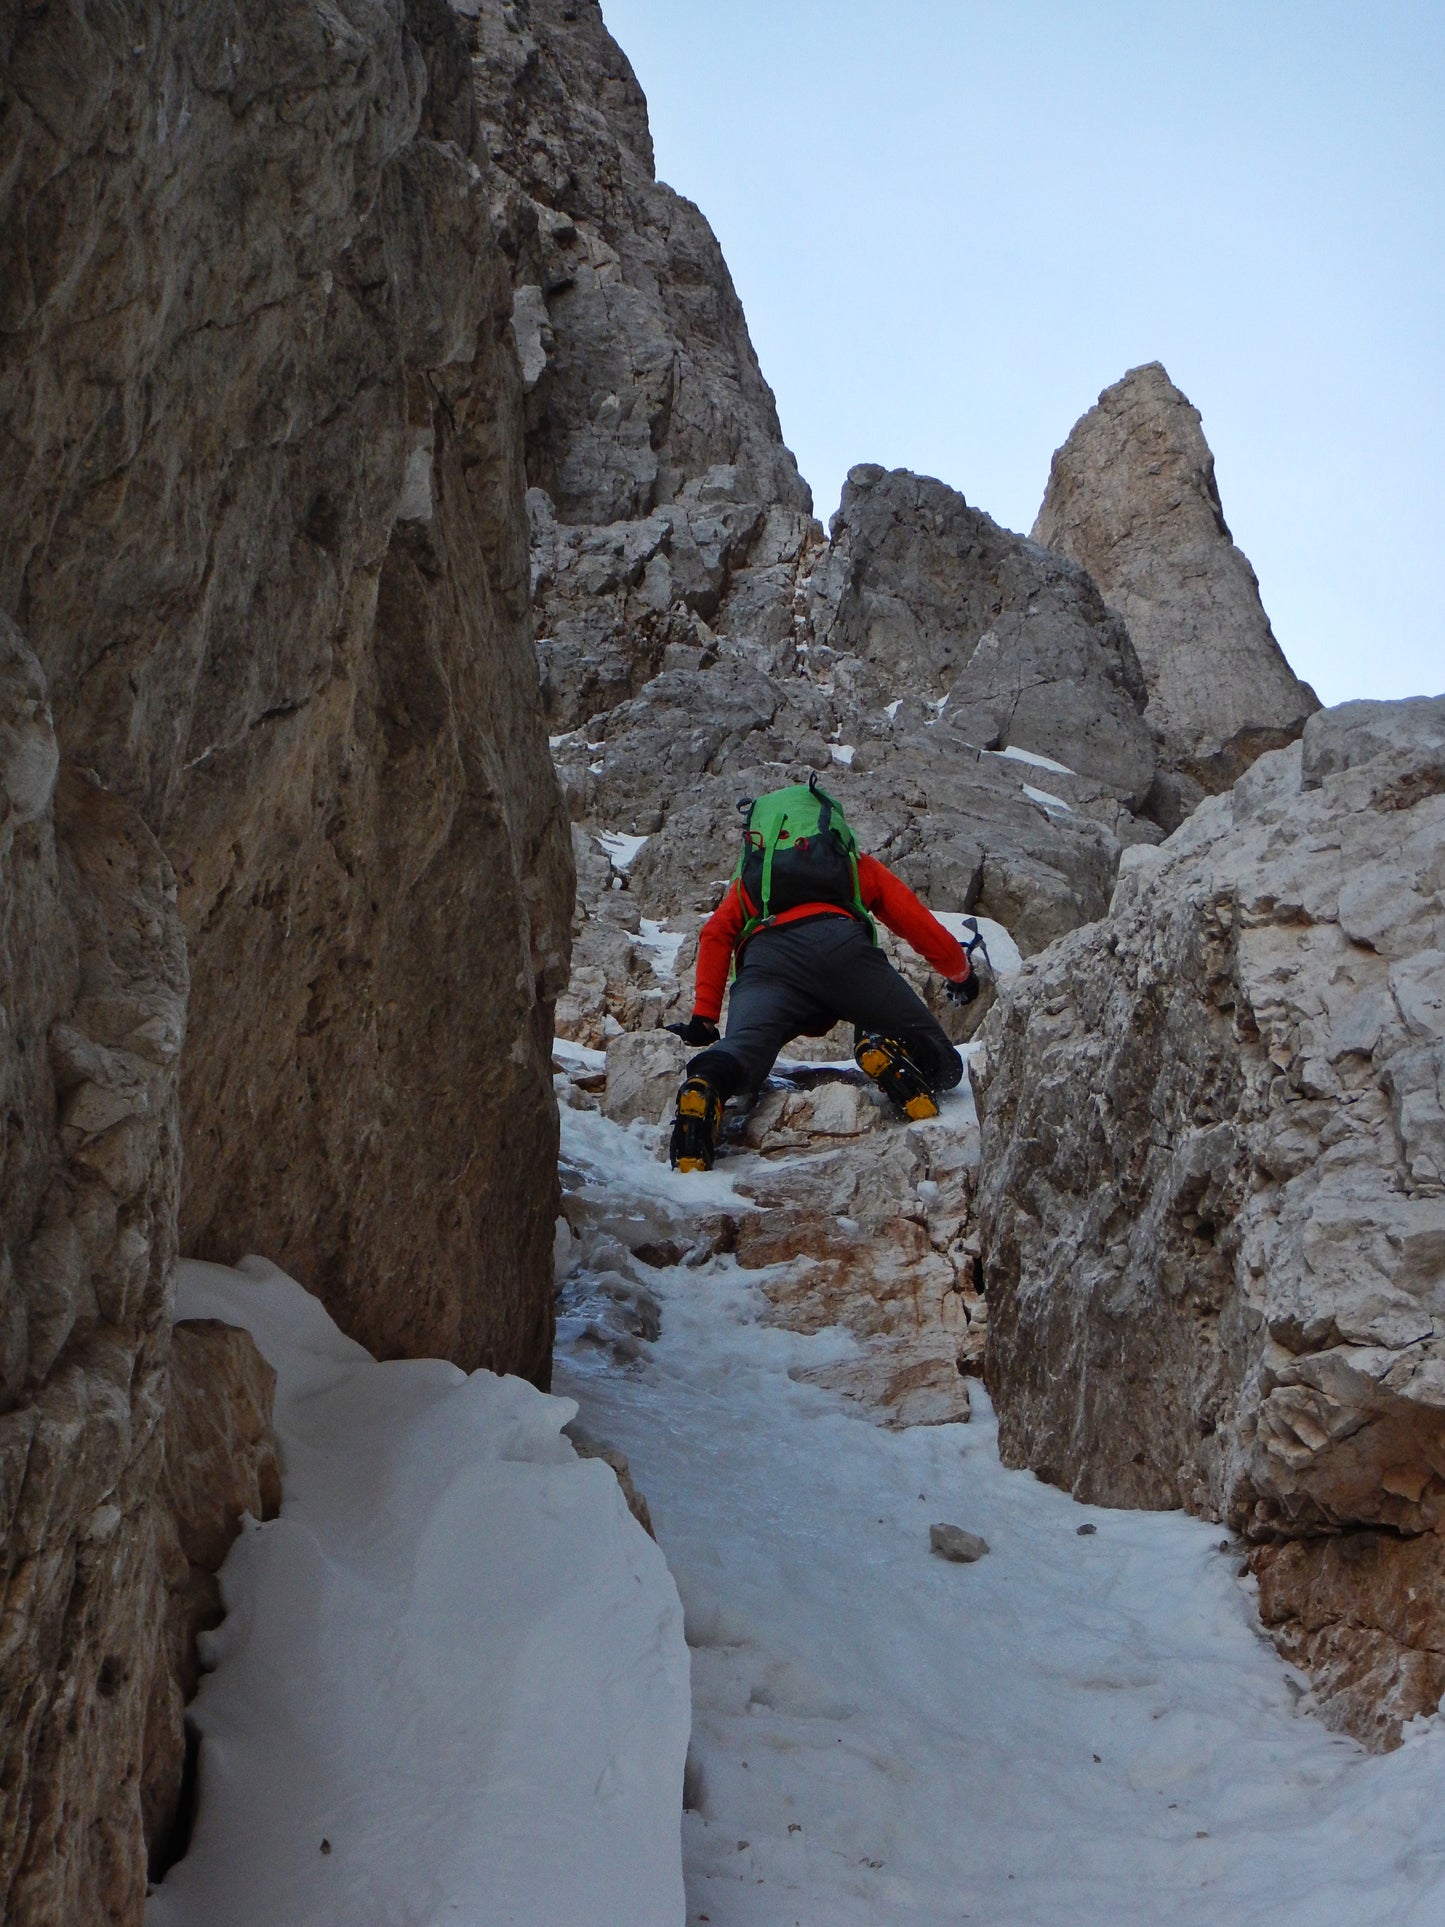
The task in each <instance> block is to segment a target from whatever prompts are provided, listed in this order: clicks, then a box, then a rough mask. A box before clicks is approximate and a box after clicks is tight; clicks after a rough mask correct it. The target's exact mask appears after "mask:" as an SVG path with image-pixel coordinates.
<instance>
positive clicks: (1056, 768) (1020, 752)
mask: <svg viewBox="0 0 1445 1927" xmlns="http://www.w3.org/2000/svg"><path fill="white" fill-rule="evenodd" d="M981 754H982V755H984V756H1002V757H1004V758H1005V759H1006V760H1007V761H1008V762H1010V763H1032V765H1033V766H1034V768H1035V769H1049V770H1052V771H1053V772H1054V774H1055V776H1073V775H1074V774H1075V772H1074V771H1073V770H1071V769H1070V768H1069V766H1068V764H1067V763H1056V762H1055V761H1054V759H1053V757H1052V756H1040V755H1038V754H1037V753H1036V752H1035V751H1034V750H1031V749H1019V748H1017V747H1016V745H1014V744H1013V743H1010V744H1009V745H1008V747H1007V748H1006V749H986V750H983V751H982V752H981Z"/></svg>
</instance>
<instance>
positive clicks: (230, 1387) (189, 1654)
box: [142, 1318, 281, 1871]
mask: <svg viewBox="0 0 1445 1927" xmlns="http://www.w3.org/2000/svg"><path fill="white" fill-rule="evenodd" d="M275 1396H276V1374H275V1372H274V1371H272V1369H271V1367H270V1366H269V1365H268V1364H267V1363H266V1361H265V1359H264V1358H263V1357H262V1356H261V1354H260V1352H259V1351H258V1350H257V1348H256V1343H255V1340H254V1339H253V1338H252V1337H251V1334H250V1333H249V1332H247V1331H242V1330H241V1329H240V1328H239V1327H238V1326H236V1325H224V1324H222V1323H221V1322H220V1321H219V1320H218V1319H214V1318H189V1319H184V1320H182V1321H181V1322H180V1323H179V1324H177V1325H175V1326H173V1327H172V1329H171V1351H170V1396H169V1399H168V1401H167V1404H166V1417H165V1462H164V1471H163V1474H162V1479H161V1490H160V1507H159V1511H160V1518H159V1552H160V1574H161V1579H162V1583H163V1585H164V1587H165V1593H164V1614H163V1617H162V1621H161V1625H160V1628H159V1632H160V1638H159V1651H158V1655H157V1662H158V1663H157V1665H156V1667H155V1671H154V1674H153V1676H152V1684H151V1697H150V1708H149V1713H148V1716H147V1721H146V1749H145V1780H144V1784H143V1786H142V1817H143V1820H144V1824H145V1837H146V1841H147V1844H148V1846H149V1848H150V1857H151V1865H152V1868H153V1870H155V1871H159V1870H160V1866H161V1863H162V1862H164V1861H167V1860H168V1859H169V1858H170V1857H171V1856H172V1853H173V1851H174V1850H175V1849H176V1848H177V1847H178V1846H179V1845H180V1843H179V1842H174V1841H173V1840H172V1829H173V1828H174V1826H175V1823H176V1817H177V1807H178V1804H179V1801H180V1798H181V1794H182V1783H183V1774H184V1769H185V1752H186V1749H185V1739H184V1733H183V1727H182V1716H183V1711H184V1707H185V1704H186V1702H187V1701H188V1700H189V1699H190V1698H191V1697H192V1695H193V1694H194V1693H195V1690H196V1686H197V1684H198V1681H199V1675H200V1665H199V1656H198V1654H197V1650H196V1641H197V1638H198V1636H199V1635H200V1634H201V1633H203V1632H207V1631H209V1630H210V1628H211V1627H213V1626H218V1625H219V1624H220V1623H221V1620H222V1618H223V1617H224V1610H223V1608H222V1605H221V1588H220V1584H219V1581H218V1579H217V1576H216V1575H217V1574H218V1573H219V1571H220V1569H221V1563H222V1561H223V1560H224V1559H225V1557H226V1554H227V1553H228V1552H229V1551H230V1549H231V1544H232V1541H233V1540H234V1539H235V1537H236V1535H237V1533H238V1532H239V1531H240V1529H241V1519H242V1515H243V1514H246V1513H249V1514H250V1516H251V1517H252V1518H253V1519H273V1518H275V1516H276V1514H277V1513H278V1512H279V1511H280V1509H281V1468H280V1464H279V1462H278V1460H277V1455H276V1438H275V1434H274V1432H273V1431H272V1413H273V1409H274V1405H275Z"/></svg>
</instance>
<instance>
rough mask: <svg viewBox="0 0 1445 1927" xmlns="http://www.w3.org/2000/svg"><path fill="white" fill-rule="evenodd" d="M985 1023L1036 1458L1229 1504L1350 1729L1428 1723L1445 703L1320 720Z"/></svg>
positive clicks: (1005, 1403)
mask: <svg viewBox="0 0 1445 1927" xmlns="http://www.w3.org/2000/svg"><path fill="white" fill-rule="evenodd" d="M982 1036H983V1040H984V1050H983V1052H982V1053H981V1054H977V1055H975V1057H974V1060H973V1071H974V1081H975V1090H976V1094H977V1097H978V1102H979V1106H980V1110H981V1113H982V1116H983V1150H982V1164H981V1171H980V1186H979V1230H980V1237H981V1243H982V1250H983V1257H984V1263H985V1269H986V1278H987V1290H988V1298H989V1305H990V1331H989V1341H988V1352H987V1373H988V1378H989V1382H990V1385H991V1387H992V1389H993V1391H994V1395H995V1398H996V1401H997V1405H998V1410H999V1439H1000V1449H1001V1451H1002V1452H1003V1454H1004V1456H1005V1458H1006V1459H1007V1460H1008V1462H1009V1463H1011V1464H1027V1465H1030V1466H1032V1467H1033V1468H1034V1469H1035V1470H1036V1471H1038V1472H1039V1473H1040V1474H1041V1475H1043V1476H1045V1477H1048V1478H1050V1479H1052V1480H1054V1481H1055V1482H1057V1483H1059V1484H1062V1485H1065V1486H1068V1487H1069V1488H1070V1489H1072V1490H1073V1491H1074V1492H1075V1493H1076V1494H1077V1496H1079V1497H1080V1498H1084V1499H1088V1500H1095V1501H1099V1502H1101V1503H1105V1504H1111V1505H1184V1506H1187V1507H1189V1508H1190V1509H1191V1510H1194V1511H1197V1512H1201V1513H1204V1514H1205V1515H1206V1516H1210V1517H1216V1518H1222V1519H1224V1520H1226V1521H1227V1522H1228V1523H1229V1524H1230V1525H1231V1526H1232V1527H1233V1528H1234V1529H1235V1530H1237V1531H1238V1532H1240V1533H1241V1534H1242V1535H1244V1537H1245V1538H1246V1540H1247V1541H1248V1542H1249V1543H1250V1544H1251V1545H1252V1546H1254V1547H1256V1548H1258V1549H1259V1553H1258V1558H1257V1563H1258V1564H1259V1565H1260V1569H1261V1571H1262V1572H1266V1571H1267V1572H1269V1573H1270V1574H1271V1591H1270V1598H1271V1599H1272V1601H1273V1605H1272V1607H1271V1610H1272V1611H1273V1613H1274V1615H1275V1620H1276V1623H1277V1624H1278V1625H1280V1626H1281V1627H1283V1628H1285V1631H1284V1633H1283V1634H1282V1637H1283V1638H1284V1642H1285V1644H1286V1646H1287V1647H1288V1649H1290V1650H1292V1651H1295V1652H1298V1653H1301V1654H1303V1655H1304V1656H1305V1657H1309V1656H1310V1655H1314V1656H1315V1659H1317V1660H1318V1661H1319V1663H1320V1666H1321V1672H1320V1675H1319V1690H1320V1693H1321V1695H1322V1696H1323V1698H1324V1699H1325V1702H1326V1706H1327V1710H1328V1711H1330V1713H1331V1716H1332V1717H1334V1718H1336V1719H1338V1720H1340V1721H1341V1722H1343V1723H1345V1724H1347V1725H1349V1726H1350V1727H1351V1728H1352V1730H1356V1731H1359V1732H1361V1733H1362V1736H1363V1737H1366V1738H1367V1739H1370V1740H1371V1741H1379V1740H1381V1739H1386V1740H1388V1739H1389V1738H1391V1737H1392V1736H1397V1735H1398V1731H1399V1723H1400V1720H1401V1719H1402V1718H1403V1717H1407V1716H1408V1714H1409V1713H1410V1712H1412V1711H1418V1710H1422V1709H1425V1708H1427V1707H1430V1706H1433V1704H1434V1699H1433V1698H1432V1697H1431V1695H1432V1694H1434V1693H1435V1692H1436V1691H1437V1682H1436V1670H1435V1669H1434V1667H1433V1663H1428V1664H1427V1663H1426V1662H1425V1661H1424V1660H1423V1659H1421V1658H1420V1654H1421V1652H1422V1651H1423V1650H1424V1648H1423V1646H1422V1645H1420V1644H1417V1643H1416V1642H1421V1641H1423V1642H1424V1643H1425V1644H1428V1643H1429V1642H1430V1641H1431V1640H1432V1639H1433V1638H1434V1633H1433V1631H1432V1630H1431V1627H1432V1622H1431V1621H1430V1616H1429V1614H1428V1613H1423V1614H1409V1613H1404V1612H1397V1613H1395V1614H1394V1615H1393V1617H1392V1618H1390V1620H1389V1622H1388V1624H1387V1623H1386V1622H1385V1621H1384V1620H1382V1619H1381V1617H1380V1615H1381V1613H1382V1611H1383V1610H1384V1609H1383V1607H1382V1605H1381V1604H1380V1601H1381V1597H1382V1595H1383V1593H1384V1591H1385V1590H1387V1588H1388V1585H1389V1583H1390V1581H1389V1579H1388V1576H1387V1575H1388V1572H1389V1571H1390V1570H1391V1569H1392V1568H1391V1561H1392V1560H1394V1559H1397V1558H1398V1559H1400V1560H1402V1561H1404V1563H1405V1564H1407V1565H1408V1566H1409V1568H1410V1570H1411V1571H1412V1572H1413V1573H1415V1574H1416V1576H1417V1578H1418V1575H1419V1574H1420V1573H1421V1572H1424V1571H1428V1572H1430V1573H1432V1574H1434V1575H1435V1579H1434V1581H1433V1583H1434V1584H1436V1585H1437V1586H1438V1585H1440V1584H1442V1583H1445V1570H1442V1568H1441V1566H1440V1564H1439V1563H1438V1559H1439V1548H1440V1547H1441V1545H1442V1543H1445V1541H1442V1540H1441V1538H1440V1536H1439V1535H1440V1533H1441V1529H1442V1526H1445V1393H1442V1389H1441V1388H1442V1386H1445V1112H1442V1105H1441V1092H1442V1090H1445V698H1436V699H1434V700H1428V701H1427V700H1420V701H1416V702H1411V703H1403V704H1374V703H1356V704H1348V705H1345V706H1344V707H1343V708H1341V709H1339V710H1332V711H1321V712H1319V713H1317V714H1316V715H1315V716H1314V717H1312V718H1311V720H1310V721H1309V722H1308V723H1307V724H1306V726H1305V730H1304V735H1303V740H1302V742H1301V743H1300V744H1297V745H1295V746H1294V747H1292V748H1290V749H1286V750H1280V751H1275V752H1272V753H1269V754H1267V755H1265V756H1264V757H1262V758H1261V759H1260V760H1259V761H1258V762H1257V763H1256V764H1255V765H1254V766H1253V768H1252V769H1250V770H1249V771H1248V772H1247V773H1246V774H1245V775H1244V776H1243V777H1241V778H1240V779H1239V780H1238V781H1237V782H1236V783H1235V785H1234V787H1233V789H1232V791H1230V792H1229V793H1227V794H1225V795H1222V796H1219V797H1217V798H1214V799H1211V800H1209V801H1206V802H1205V803H1203V804H1202V805H1201V806H1200V808H1199V809H1198V810H1197V812H1196V813H1195V815H1194V816H1193V817H1191V818H1190V819H1189V821H1188V822H1187V823H1186V824H1185V825H1184V826H1183V827H1182V828H1181V829H1179V830H1178V831H1176V832H1175V834H1174V835H1173V836H1172V837H1171V838H1170V839H1169V840H1168V842H1167V843H1165V844H1164V845H1162V846H1161V847H1159V848H1157V849H1138V850H1133V851H1130V852H1127V853H1126V855H1125V858H1124V861H1123V866H1122V868H1121V872H1120V877H1119V882H1118V885H1117V887H1116V890H1115V894H1114V899H1113V904H1112V907H1111V910H1110V913H1109V916H1108V917H1107V919H1105V920H1104V921H1103V922H1101V923H1099V924H1097V925H1095V926H1093V927H1091V928H1088V929H1085V930H1082V931H1078V932H1075V933H1074V934H1073V935H1072V936H1069V937H1066V938H1064V939H1063V940H1062V941H1060V942H1058V943H1056V944H1055V945H1054V946H1053V947H1052V948H1051V949H1050V950H1048V951H1047V952H1046V953H1044V955H1042V956H1041V957H1038V958H1035V959H1034V960H1032V962H1030V963H1029V964H1027V965H1025V967H1024V969H1023V971H1022V972H1021V973H1020V975H1019V976H1018V977H1017V978H1015V979H1014V980H1013V982H1012V984H1011V985H1009V986H1006V987H1005V990H1004V993H1003V995H1002V997H1001V999H1000V1001H999V1004H998V1006H997V1008H996V1010H995V1011H994V1012H993V1014H992V1015H991V1016H990V1018H989V1020H988V1022H987V1023H986V1025H985V1027H984V1030H983V1033H982ZM1359 1534H1367V1535H1372V1536H1373V1537H1374V1538H1376V1539H1378V1538H1379V1536H1380V1535H1382V1534H1383V1535H1386V1536H1388V1537H1390V1538H1391V1540H1392V1542H1393V1541H1394V1540H1400V1541H1402V1542H1403V1541H1408V1542H1411V1543H1412V1545H1413V1547H1414V1549H1413V1550H1412V1551H1411V1552H1410V1553H1409V1555H1408V1558H1406V1555H1404V1554H1397V1553H1395V1552H1394V1551H1393V1550H1386V1551H1384V1552H1382V1553H1380V1555H1379V1556H1378V1557H1376V1556H1375V1555H1374V1554H1371V1555H1370V1556H1369V1557H1366V1556H1365V1555H1364V1553H1363V1552H1362V1553H1361V1555H1360V1557H1359V1558H1358V1559H1354V1558H1352V1557H1351V1556H1350V1555H1348V1554H1347V1552H1346V1551H1345V1549H1344V1546H1343V1544H1342V1543H1341V1542H1342V1541H1343V1540H1344V1539H1346V1538H1348V1537H1350V1536H1353V1535H1359ZM1286 1545H1293V1546H1297V1547H1298V1548H1299V1549H1298V1550H1296V1551H1291V1552H1290V1553H1289V1556H1288V1558H1287V1559H1286V1558H1285V1557H1284V1556H1283V1555H1282V1554H1279V1555H1276V1554H1274V1553H1271V1554H1270V1557H1269V1558H1268V1559H1266V1558H1265V1556H1264V1554H1265V1550H1266V1549H1269V1548H1278V1547H1281V1546H1286ZM1310 1571H1314V1572H1318V1574H1319V1575H1320V1584H1321V1586H1322V1587H1327V1588H1328V1591H1329V1594H1330V1596H1331V1597H1334V1598H1337V1599H1340V1600H1342V1601H1345V1603H1346V1607H1347V1610H1345V1609H1342V1613H1341V1616H1340V1618H1339V1620H1338V1622H1337V1623H1336V1624H1335V1625H1334V1629H1333V1630H1332V1631H1330V1632H1329V1635H1328V1638H1326V1637H1325V1636H1324V1633H1325V1629H1324V1627H1323V1625H1322V1623H1321V1622H1320V1620H1319V1619H1318V1616H1317V1615H1316V1617H1314V1618H1313V1619H1312V1618H1311V1610H1313V1609H1310V1610H1307V1609H1306V1605H1305V1601H1306V1595H1307V1591H1308V1588H1307V1586H1306V1585H1305V1584H1304V1580H1303V1578H1302V1575H1304V1574H1305V1573H1307V1572H1310ZM1352 1575H1354V1577H1352ZM1352 1586H1353V1587H1356V1590H1357V1592H1358V1597H1357V1598H1354V1595H1352V1594H1351V1588H1352ZM1321 1596H1322V1597H1323V1596H1324V1595H1323V1594H1322V1595H1321ZM1351 1598H1354V1603H1353V1604H1350V1603H1349V1602H1350V1600H1351ZM1352 1626H1353V1627H1354V1628H1355V1630H1354V1631H1352V1630H1351V1628H1352ZM1357 1634H1358V1637H1357V1636H1356V1635H1357ZM1392 1641H1393V1642H1394V1643H1393V1646H1392V1645H1391V1642H1392ZM1366 1648H1367V1649H1368V1651H1366V1650H1365V1649H1366ZM1392 1653H1393V1655H1394V1657H1393V1658H1392V1657H1391V1654H1392ZM1412 1653H1413V1654H1414V1655H1415V1657H1413V1658H1412V1657H1411V1656H1410V1655H1411V1654H1412ZM1312 1663H1313V1662H1312ZM1365 1680H1368V1681H1369V1682H1370V1683H1369V1684H1368V1686H1365V1685H1361V1684H1360V1682H1361V1681H1365ZM1332 1695H1333V1697H1332ZM1367 1707H1369V1708H1374V1709H1375V1710H1373V1711H1367V1710H1366V1709H1367ZM1380 1708H1383V1709H1385V1710H1384V1711H1383V1713H1380V1715H1379V1718H1377V1717H1376V1713H1377V1711H1378V1710H1379V1709H1380Z"/></svg>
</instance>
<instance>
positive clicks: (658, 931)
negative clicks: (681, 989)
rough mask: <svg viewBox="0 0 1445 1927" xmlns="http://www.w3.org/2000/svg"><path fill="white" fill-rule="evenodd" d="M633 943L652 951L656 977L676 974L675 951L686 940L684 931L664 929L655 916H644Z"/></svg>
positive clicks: (676, 951)
mask: <svg viewBox="0 0 1445 1927" xmlns="http://www.w3.org/2000/svg"><path fill="white" fill-rule="evenodd" d="M633 942H634V943H640V944H641V945H642V947H643V949H644V950H650V951H651V952H652V969H653V974H654V975H655V976H658V977H675V976H676V975H677V953H678V951H679V950H681V948H682V946H683V945H684V944H685V943H686V942H687V936H686V933H685V932H683V931H681V930H665V929H664V928H663V926H662V924H661V923H659V922H658V920H657V919H656V918H655V917H644V918H643V919H642V922H641V928H640V929H639V931H638V934H637V936H636V937H634V938H633Z"/></svg>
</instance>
